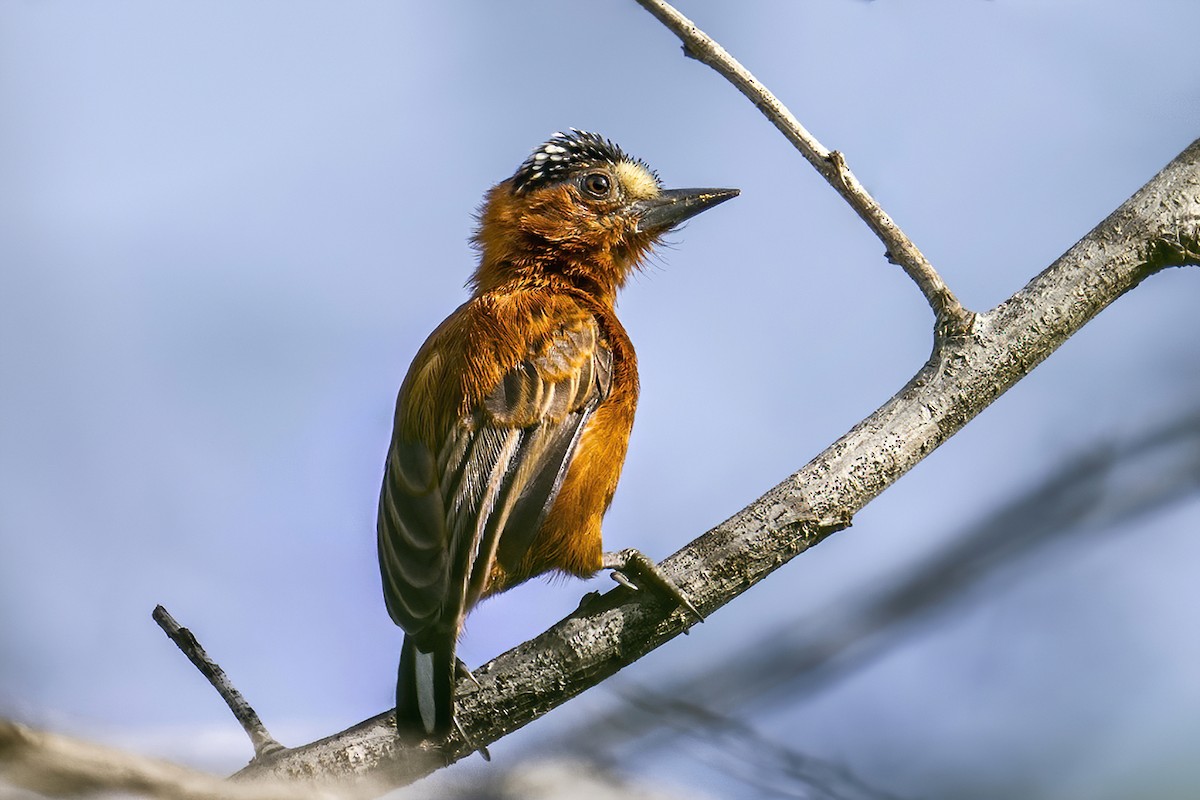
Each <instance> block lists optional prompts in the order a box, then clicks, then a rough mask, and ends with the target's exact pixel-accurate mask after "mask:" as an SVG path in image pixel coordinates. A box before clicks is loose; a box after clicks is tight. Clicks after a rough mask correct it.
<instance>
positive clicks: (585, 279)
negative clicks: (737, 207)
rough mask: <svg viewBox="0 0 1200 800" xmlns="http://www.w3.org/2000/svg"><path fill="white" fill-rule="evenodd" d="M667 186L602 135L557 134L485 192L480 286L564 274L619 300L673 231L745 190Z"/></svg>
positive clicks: (480, 230) (478, 272)
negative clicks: (620, 290)
mask: <svg viewBox="0 0 1200 800" xmlns="http://www.w3.org/2000/svg"><path fill="white" fill-rule="evenodd" d="M738 193H739V192H738V190H737V189H664V188H662V184H661V182H660V181H659V179H658V175H656V174H655V173H654V171H653V170H651V169H650V167H649V166H648V165H647V164H646V163H645V162H644V161H641V160H639V159H636V158H633V157H632V156H630V155H628V154H627V153H625V152H624V151H623V150H621V148H619V147H617V146H616V145H615V144H613V143H612V142H611V141H609V140H608V139H605V138H604V137H602V136H599V135H597V134H595V133H587V132H585V131H578V130H574V129H572V130H571V132H570V133H556V134H554V135H553V136H552V137H550V139H549V140H548V141H547V142H545V143H544V144H542V145H541V146H540V147H538V148H537V149H536V150H534V151H533V153H532V154H531V155H530V156H529V158H527V159H526V160H525V163H523V164H522V165H521V166H520V167H519V168H518V169H517V171H516V173H515V174H514V175H513V176H512V177H511V178H509V179H508V180H506V181H503V182H501V183H499V184H497V185H496V186H494V187H493V188H492V189H491V191H489V192H488V194H487V196H486V197H485V198H484V203H483V207H482V208H481V210H480V212H479V227H478V230H477V231H476V233H475V238H474V243H475V246H476V247H477V248H478V249H479V251H480V255H481V257H480V264H479V268H478V269H477V270H476V272H475V275H474V276H473V277H472V279H471V283H472V285H473V286H474V287H475V288H476V290H477V291H487V290H489V289H492V288H496V287H499V286H502V285H504V284H506V283H510V282H517V283H520V282H523V281H530V282H533V281H539V280H544V279H545V277H546V276H548V275H553V274H557V275H560V276H562V277H564V278H566V279H567V280H568V281H571V282H572V283H576V284H578V285H581V286H583V287H584V288H586V289H587V290H588V291H591V292H594V293H597V294H599V295H600V296H603V297H607V298H608V299H610V300H611V299H612V297H613V296H614V295H615V293H616V290H617V289H618V288H620V286H621V285H622V284H623V283H624V282H625V279H626V277H628V275H629V273H630V272H631V271H632V270H634V269H635V268H636V267H637V266H638V265H639V264H640V263H641V261H642V259H643V258H644V257H645V256H646V254H647V253H648V252H649V250H650V248H651V247H652V246H653V245H654V244H655V243H656V242H657V241H658V240H659V238H660V237H661V236H662V235H663V234H665V233H666V232H667V231H669V230H671V229H672V228H674V227H675V226H677V225H679V224H680V223H681V222H683V221H684V220H686V219H689V218H690V217H693V216H695V215H696V214H699V213H700V212H701V211H704V210H705V209H707V208H711V207H712V206H715V205H716V204H718V203H721V202H724V201H725V200H728V199H730V198H731V197H736V196H737V195H738Z"/></svg>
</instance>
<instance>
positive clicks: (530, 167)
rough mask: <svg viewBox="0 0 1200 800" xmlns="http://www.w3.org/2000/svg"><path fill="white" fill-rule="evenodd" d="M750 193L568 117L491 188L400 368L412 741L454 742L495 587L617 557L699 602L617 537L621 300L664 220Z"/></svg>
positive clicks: (626, 392) (393, 481) (629, 422)
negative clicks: (654, 157)
mask: <svg viewBox="0 0 1200 800" xmlns="http://www.w3.org/2000/svg"><path fill="white" fill-rule="evenodd" d="M738 194H739V191H738V190H737V189H664V188H663V185H662V182H661V181H660V180H659V177H658V174H657V173H656V172H655V171H653V170H652V169H651V168H650V167H649V165H647V164H646V163H645V162H644V161H641V160H640V159H637V158H634V157H632V156H630V155H628V154H627V153H626V152H625V151H623V150H622V149H621V148H620V147H618V146H617V145H616V144H614V143H613V142H612V141H611V140H610V139H607V138H605V137H603V136H601V135H599V134H596V133H590V132H587V131H581V130H577V129H575V128H571V129H570V130H569V131H568V132H566V133H563V132H556V133H554V134H553V135H552V136H550V137H549V139H548V140H547V141H545V142H544V143H543V144H541V145H540V146H539V147H537V148H536V149H535V150H534V151H533V152H532V153H531V154H530V155H529V157H528V158H527V159H526V160H525V161H524V162H523V163H522V164H521V165H520V166H519V167H518V169H517V171H516V172H515V173H514V174H513V175H512V176H511V177H510V178H508V179H506V180H504V181H501V182H500V183H498V184H496V185H495V186H493V187H492V188H491V189H490V190H489V191H488V192H487V194H486V195H485V197H484V201H483V204H482V206H481V207H480V209H479V211H478V213H477V222H478V225H477V228H476V231H475V234H474V237H473V240H472V243H473V245H474V248H475V249H476V250H477V252H478V255H479V262H478V265H477V267H476V269H475V271H474V273H473V274H472V276H471V278H470V280H469V281H468V282H467V287H468V288H469V289H470V292H471V294H470V298H469V299H468V300H467V301H466V302H464V303H463V304H462V305H460V306H459V307H458V308H457V309H456V310H455V311H454V312H453V313H452V314H450V316H449V317H447V318H446V319H445V321H443V322H442V323H441V324H440V325H439V326H438V327H437V328H436V329H435V330H434V331H433V333H432V334H430V336H429V338H428V339H427V340H426V341H425V343H424V344H423V345H422V346H421V348H420V349H419V350H418V351H417V354H416V356H415V357H414V359H413V361H412V364H411V366H410V367H409V370H408V373H407V375H406V376H405V378H404V380H403V382H402V384H401V386H400V390H399V394H398V397H397V401H396V413H395V418H394V424H393V433H392V438H391V441H390V445H389V448H388V453H387V458H386V461H385V465H384V475H383V485H382V488H381V491H380V498H379V514H378V526H377V528H378V530H377V533H378V550H379V566H380V573H381V577H382V581H383V595H384V599H385V603H386V606H387V610H388V613H389V614H390V616H391V618H392V620H393V621H394V622H395V623H396V624H397V625H398V626H400V627H401V628H402V629H403V630H404V642H403V645H402V646H401V655H400V666H399V669H398V671H397V680H396V730H397V735H398V737H399V739H400V740H401V741H402V742H404V743H406V744H416V743H421V742H425V741H442V742H445V741H447V739H448V737H449V736H450V734H451V733H452V730H453V729H454V728H455V727H457V720H456V719H455V717H454V687H455V683H456V682H457V679H458V677H459V676H460V675H466V676H470V672H469V671H468V670H467V669H466V667H465V665H463V664H462V663H461V662H460V661H459V660H458V659H457V657H456V647H457V641H458V637H459V634H460V632H461V630H462V627H463V620H464V618H465V616H466V614H467V612H468V611H470V610H471V608H472V607H473V606H474V605H475V604H476V603H478V602H479V601H480V600H481V599H483V598H485V597H488V596H491V595H495V594H497V593H499V592H503V591H505V590H507V589H510V588H512V587H513V586H516V585H517V584H520V583H522V582H524V581H526V580H528V579H529V578H532V577H534V576H537V575H541V574H544V573H548V572H558V573H566V574H570V575H576V576H580V577H588V576H591V575H593V574H595V573H596V572H598V571H601V570H604V569H610V570H614V572H613V577H614V578H615V579H617V580H618V581H620V582H621V583H625V584H627V585H631V586H633V583H632V582H631V581H630V580H629V577H630V576H631V575H632V576H635V577H638V578H640V579H641V582H642V583H643V585H646V584H649V585H650V586H652V587H654V588H655V589H657V590H660V591H661V592H662V593H665V594H666V595H668V596H670V597H671V598H673V599H674V601H675V602H677V603H679V604H681V605H683V606H684V607H685V608H687V609H688V610H689V611H690V612H692V613H696V611H695V608H694V606H692V604H691V603H690V601H689V600H688V598H687V597H686V596H685V595H684V594H683V593H682V592H681V591H680V590H679V589H678V588H677V587H676V586H675V585H674V583H673V582H672V581H671V580H670V579H669V578H667V577H666V575H665V573H663V572H662V571H661V570H660V569H659V568H658V567H657V565H655V564H654V562H653V561H651V560H650V559H649V558H647V557H646V556H644V555H643V554H642V553H641V552H639V551H637V550H633V549H627V550H622V551H618V552H605V551H604V549H603V547H602V542H601V533H600V526H601V518H602V517H603V516H604V514H605V512H606V511H607V510H608V507H609V504H610V503H611V502H612V498H613V493H614V492H615V490H616V487H617V481H618V478H619V477H620V474H621V468H622V465H623V463H624V461H625V454H626V449H627V446H628V442H629V435H630V431H631V429H632V426H633V418H634V411H635V409H636V406H637V400H638V386H639V384H638V371H637V357H636V355H635V353H634V349H633V345H632V343H631V342H630V339H629V336H628V334H627V333H626V331H625V328H624V327H623V326H622V325H621V322H620V321H619V320H618V319H617V316H616V312H615V310H614V309H615V302H616V296H617V291H618V289H620V288H621V287H622V285H623V284H624V283H625V281H626V279H627V278H628V277H629V276H630V275H631V274H632V273H633V272H634V271H635V270H637V269H638V268H639V267H640V266H641V265H642V264H643V262H644V260H645V258H646V257H647V255H648V254H649V252H650V251H651V248H652V247H653V246H654V245H655V244H656V243H658V242H659V240H660V238H661V237H662V236H663V234H665V233H667V232H668V231H670V230H672V229H674V228H675V227H676V226H678V225H679V224H680V223H681V222H683V221H684V220H687V219H689V218H691V217H693V216H695V215H696V214H698V213H700V212H701V211H704V210H706V209H708V208H711V207H713V206H715V205H717V204H718V203H722V202H724V201H726V200H729V199H730V198H732V197H735V196H737V195H738ZM633 588H637V587H636V586H633ZM697 616H699V615H698V614H697ZM458 730H459V732H460V733H461V732H462V731H461V727H458ZM464 738H465V735H464Z"/></svg>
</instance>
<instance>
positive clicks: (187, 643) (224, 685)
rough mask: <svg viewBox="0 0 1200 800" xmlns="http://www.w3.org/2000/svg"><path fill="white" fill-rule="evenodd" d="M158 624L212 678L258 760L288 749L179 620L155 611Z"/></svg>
mask: <svg viewBox="0 0 1200 800" xmlns="http://www.w3.org/2000/svg"><path fill="white" fill-rule="evenodd" d="M152 616H153V617H154V621H155V622H157V623H158V626H159V627H160V628H162V629H163V631H164V632H165V633H166V634H167V636H169V637H171V641H173V642H174V643H175V644H176V645H178V646H179V649H180V650H182V651H183V654H184V655H185V656H187V657H188V660H189V661H191V662H192V663H193V664H195V665H196V669H198V670H200V673H201V674H202V675H204V677H206V678H208V682H209V683H211V684H212V687H213V688H214V689H216V690H217V694H219V695H221V699H222V700H224V701H225V704H226V705H227V706H229V710H230V711H232V712H233V716H234V717H235V718H236V719H237V721H238V722H239V723H240V724H241V726H242V728H243V730H245V731H246V735H247V736H249V737H250V743H251V744H253V745H254V757H255V758H261V757H262V756H265V755H270V754H271V753H277V752H279V751H280V750H286V749H287V748H286V747H284V746H283V745H281V744H280V743H279V742H277V741H275V739H274V738H273V737H272V736H271V734H270V733H268V732H267V726H266V725H263V721H262V720H261V719H259V717H258V714H257V713H256V712H255V711H254V709H253V708H251V707H250V704H249V703H247V702H246V698H244V697H242V693H241V692H239V691H238V690H237V689H236V688H234V685H233V682H232V681H230V680H229V676H228V675H226V674H225V670H223V669H221V667H220V666H218V665H217V663H216V662H215V661H213V660H212V659H211V658H209V657H208V653H206V652H204V648H203V647H201V646H200V643H199V642H198V641H196V637H195V636H193V635H192V632H191V631H189V630H188V629H187V628H184V627H181V626H180V624H179V623H178V622H176V621H175V618H174V617H172V616H171V615H170V613H168V612H167V610H166V609H165V608H163V607H162V606H155V607H154V614H153V615H152Z"/></svg>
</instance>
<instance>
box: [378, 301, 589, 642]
mask: <svg viewBox="0 0 1200 800" xmlns="http://www.w3.org/2000/svg"><path fill="white" fill-rule="evenodd" d="M431 360H432V357H431ZM439 363H440V362H439ZM435 372H436V370H433V369H422V371H421V373H420V378H421V379H426V378H428V379H430V380H432V379H434V378H433V376H434V373H435ZM443 379H444V378H443ZM611 384H612V352H611V350H610V348H609V347H608V346H607V343H606V342H605V341H604V340H603V337H602V336H601V334H600V332H599V329H598V327H597V324H596V321H595V319H594V318H593V317H591V316H590V315H589V314H583V313H575V314H572V315H569V316H567V317H566V318H565V319H564V320H563V321H562V322H561V324H559V325H558V327H557V328H551V329H550V330H549V332H548V333H547V334H546V335H544V336H541V337H540V338H538V339H536V340H535V341H532V342H531V343H530V345H529V350H528V355H527V357H526V358H525V360H523V361H520V362H518V363H516V364H515V365H513V366H512V367H511V368H510V369H508V370H507V371H506V372H505V373H504V374H503V375H502V376H501V377H500V379H499V380H498V381H497V382H496V384H495V385H494V386H493V388H492V389H491V391H489V392H488V393H487V394H486V395H485V396H484V397H483V398H482V400H481V402H479V404H478V405H477V406H475V408H474V409H473V410H472V411H471V412H470V413H469V414H467V415H465V416H463V417H462V418H460V419H458V420H457V421H455V422H454V423H453V424H452V425H451V426H450V430H449V431H447V433H446V434H445V436H444V437H443V438H442V440H441V441H437V442H412V441H406V440H403V439H402V438H401V437H400V434H399V430H400V428H399V426H398V427H397V434H396V437H395V438H394V440H393V442H392V447H391V450H390V451H389V454H388V459H387V467H386V474H385V476H384V486H383V491H382V493H381V497H380V513H379V551H380V564H381V565H382V567H383V573H384V588H385V592H384V594H385V597H386V599H387V603H388V610H389V612H390V613H391V615H392V618H393V620H395V621H396V623H397V624H399V625H401V626H402V627H403V628H404V629H405V630H406V631H408V632H409V633H412V634H414V635H417V634H419V633H420V632H421V631H423V630H426V629H430V628H433V627H440V628H444V627H446V626H453V628H454V629H457V626H458V624H459V622H460V620H461V617H462V614H463V613H464V612H465V611H466V609H468V608H469V607H470V606H471V605H473V604H474V603H475V602H476V601H477V600H478V598H479V597H480V596H481V595H483V594H484V593H485V592H486V591H487V590H488V581H489V579H490V577H491V575H492V572H493V566H494V564H496V563H499V564H500V566H501V567H502V568H503V569H505V570H507V571H509V572H514V571H516V570H517V569H518V567H519V564H520V562H521V560H522V559H523V558H524V556H525V554H526V552H527V551H528V548H529V546H530V544H531V543H532V541H533V539H534V537H535V535H536V534H537V531H538V529H539V527H540V526H541V523H542V520H543V519H544V517H545V515H546V512H547V510H548V509H549V508H550V506H551V505H553V503H554V500H555V498H556V497H557V495H558V491H559V488H560V487H561V485H562V480H563V477H564V475H565V474H566V471H567V467H568V466H569V464H570V461H571V458H572V457H573V454H574V451H575V448H576V446H577V444H578V442H579V438H580V435H581V434H582V431H583V429H584V427H585V426H586V424H587V422H588V420H589V419H590V417H591V415H592V414H593V412H594V411H595V410H596V408H597V407H598V406H599V404H600V403H601V402H603V400H604V399H605V398H606V397H607V396H608V394H609V391H610V388H611Z"/></svg>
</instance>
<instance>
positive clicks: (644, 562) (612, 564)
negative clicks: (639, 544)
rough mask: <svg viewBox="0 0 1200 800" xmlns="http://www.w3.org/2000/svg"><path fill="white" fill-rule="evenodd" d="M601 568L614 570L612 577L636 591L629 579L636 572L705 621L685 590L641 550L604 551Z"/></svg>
mask: <svg viewBox="0 0 1200 800" xmlns="http://www.w3.org/2000/svg"><path fill="white" fill-rule="evenodd" d="M601 569H610V570H612V573H611V575H612V579H613V580H614V581H616V582H617V583H619V584H621V585H622V586H625V587H627V588H629V589H632V590H634V591H638V586H637V584H635V583H634V582H633V581H631V580H629V574H628V573H634V574H636V575H638V576H640V577H641V578H642V582H643V585H648V586H650V587H653V588H654V589H656V590H657V591H658V592H659V593H660V594H663V595H665V596H667V597H669V598H671V599H672V600H674V601H675V602H676V603H678V604H679V606H680V607H682V608H683V609H684V610H686V611H687V612H688V613H689V614H691V615H692V616H693V617H695V618H696V621H697V622H703V621H704V617H703V616H702V615H701V614H700V612H699V611H698V610H697V609H696V606H695V605H693V604H692V601H691V600H690V599H689V598H688V596H687V595H686V594H684V593H683V591H682V590H681V589H680V588H679V587H678V586H676V585H675V582H674V581H672V580H671V579H670V578H668V577H667V574H666V573H665V572H663V571H662V569H661V568H660V567H659V566H658V564H655V563H654V562H653V561H651V560H650V559H649V558H647V557H646V555H645V554H644V553H642V552H641V551H640V550H635V549H633V548H629V549H626V550H618V551H617V552H615V553H604V554H603V555H602V564H601Z"/></svg>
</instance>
